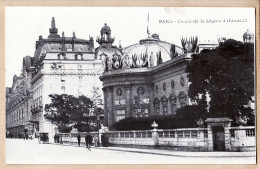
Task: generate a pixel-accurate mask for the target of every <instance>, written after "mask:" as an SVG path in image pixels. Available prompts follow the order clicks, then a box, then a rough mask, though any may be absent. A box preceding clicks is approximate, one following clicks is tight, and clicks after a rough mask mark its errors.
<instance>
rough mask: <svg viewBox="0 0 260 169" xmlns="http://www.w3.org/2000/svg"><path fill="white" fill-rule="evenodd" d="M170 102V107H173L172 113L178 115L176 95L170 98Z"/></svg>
mask: <svg viewBox="0 0 260 169" xmlns="http://www.w3.org/2000/svg"><path fill="white" fill-rule="evenodd" d="M169 101H170V105H171V113H172V114H176V111H177V104H176V101H177V97H176V96H175V95H174V94H171V95H170V96H169Z"/></svg>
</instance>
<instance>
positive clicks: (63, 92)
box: [61, 86, 66, 94]
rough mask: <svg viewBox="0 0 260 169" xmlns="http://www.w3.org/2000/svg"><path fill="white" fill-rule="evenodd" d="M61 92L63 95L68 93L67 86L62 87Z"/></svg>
mask: <svg viewBox="0 0 260 169" xmlns="http://www.w3.org/2000/svg"><path fill="white" fill-rule="evenodd" d="M61 92H62V94H65V92H66V89H65V86H61Z"/></svg>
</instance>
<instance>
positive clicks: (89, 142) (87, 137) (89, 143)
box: [85, 132, 92, 151]
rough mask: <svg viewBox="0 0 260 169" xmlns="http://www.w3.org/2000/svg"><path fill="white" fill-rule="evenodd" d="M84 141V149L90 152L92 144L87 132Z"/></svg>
mask: <svg viewBox="0 0 260 169" xmlns="http://www.w3.org/2000/svg"><path fill="white" fill-rule="evenodd" d="M85 141H86V148H87V149H88V150H89V151H91V149H90V146H91V143H92V136H91V135H90V134H89V132H88V133H87V135H86V137H85Z"/></svg>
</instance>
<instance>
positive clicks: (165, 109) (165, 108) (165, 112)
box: [163, 106, 168, 115]
mask: <svg viewBox="0 0 260 169" xmlns="http://www.w3.org/2000/svg"><path fill="white" fill-rule="evenodd" d="M163 114H164V115H167V114H168V112H167V106H163Z"/></svg>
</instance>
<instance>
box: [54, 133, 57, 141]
mask: <svg viewBox="0 0 260 169" xmlns="http://www.w3.org/2000/svg"><path fill="white" fill-rule="evenodd" d="M54 143H57V135H56V134H54Z"/></svg>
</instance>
